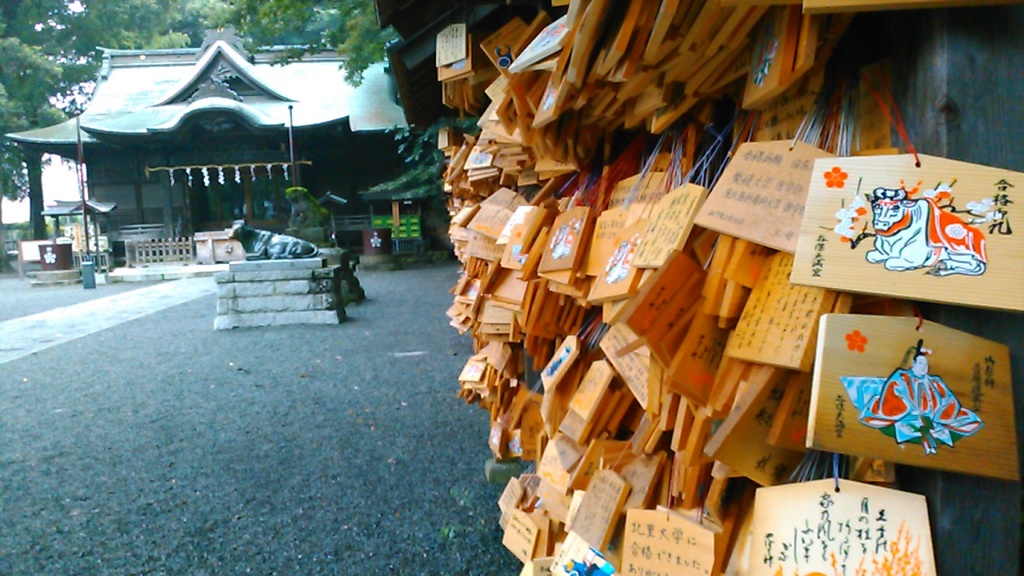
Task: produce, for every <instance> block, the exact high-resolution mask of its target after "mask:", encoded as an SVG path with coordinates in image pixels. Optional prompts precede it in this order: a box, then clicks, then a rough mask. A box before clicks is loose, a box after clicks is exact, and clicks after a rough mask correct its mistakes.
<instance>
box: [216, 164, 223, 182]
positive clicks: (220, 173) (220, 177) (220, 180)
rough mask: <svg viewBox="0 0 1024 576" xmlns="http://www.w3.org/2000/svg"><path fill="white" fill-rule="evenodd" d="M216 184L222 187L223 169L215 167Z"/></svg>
mask: <svg viewBox="0 0 1024 576" xmlns="http://www.w3.org/2000/svg"><path fill="white" fill-rule="evenodd" d="M217 182H220V185H221V186H223V185H224V167H223V166H217Z"/></svg>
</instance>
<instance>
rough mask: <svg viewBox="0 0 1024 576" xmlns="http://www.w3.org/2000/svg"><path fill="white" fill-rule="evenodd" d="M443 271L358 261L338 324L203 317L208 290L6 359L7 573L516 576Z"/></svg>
mask: <svg viewBox="0 0 1024 576" xmlns="http://www.w3.org/2000/svg"><path fill="white" fill-rule="evenodd" d="M457 273H458V268H457V266H455V265H452V264H445V265H440V266H434V267H430V268H421V269H414V270H404V271H400V272H360V273H359V274H358V275H359V278H360V281H361V282H362V284H363V286H364V287H365V288H366V291H367V294H368V295H369V297H370V300H368V301H367V302H365V303H363V304H361V305H359V306H351V307H349V309H348V312H349V320H348V321H347V322H345V323H343V324H340V325H337V326H291V327H275V328H265V329H238V330H231V331H222V332H214V331H213V330H212V329H211V325H212V322H213V315H214V309H215V300H214V298H213V297H212V296H211V297H204V298H200V299H198V300H195V301H192V302H190V303H187V304H183V305H180V306H175V307H172V308H168V309H166V310H163V311H161V312H158V313H155V314H152V315H150V316H147V317H144V318H141V319H138V320H135V321H132V322H127V323H124V324H121V325H119V326H116V327H114V328H111V329H108V330H105V331H102V332H99V333H97V334H94V335H92V336H89V337H86V338H83V339H79V340H76V341H73V342H70V343H67V344H64V345H60V346H56V347H53V348H50V349H47V350H45V351H42V352H39V353H37V354H33V355H31V356H28V357H25V358H22V359H19V360H16V361H13V362H10V363H8V364H4V365H2V366H0V406H2V407H3V411H2V412H0V574H189V575H201V574H248V573H252V574H286V575H300V574H359V575H378V574H487V575H501V574H509V575H512V574H518V572H519V566H520V565H519V563H518V561H517V560H515V558H514V557H513V556H512V555H511V554H510V553H509V552H507V551H506V550H505V549H504V548H503V547H502V546H501V530H500V529H499V528H498V526H497V518H498V510H497V505H496V502H497V498H498V496H499V494H500V492H501V487H500V486H493V485H489V484H487V483H486V482H485V481H484V478H483V464H484V461H485V459H486V458H487V457H488V455H489V451H488V449H487V446H486V437H487V426H488V422H487V414H486V412H484V411H482V410H479V409H477V408H476V407H474V406H466V405H465V404H464V403H463V402H462V401H461V400H459V399H457V398H456V397H455V394H456V391H457V386H458V384H457V377H458V373H459V371H460V369H461V368H462V365H463V363H464V362H465V359H466V358H467V356H468V355H469V354H471V345H470V341H469V340H468V339H467V338H460V337H458V336H457V334H456V333H455V331H454V330H453V329H451V328H450V327H449V326H448V325H447V318H446V317H445V316H444V311H445V310H446V309H447V307H448V305H449V304H450V295H449V294H448V293H447V289H448V288H449V287H450V286H451V285H452V284H453V283H454V282H455V279H456V277H457ZM17 282H19V283H20V282H22V281H20V280H19V281H17ZM115 286H116V288H115V287H113V286H105V287H100V288H102V290H101V289H97V290H96V291H85V290H83V289H82V288H81V287H80V286H79V287H71V288H68V289H63V288H48V289H31V290H28V291H27V292H28V293H27V294H25V293H19V287H18V286H16V285H13V284H8V283H6V281H5V282H4V283H0V290H3V292H0V303H2V305H0V309H4V310H5V314H7V312H6V310H7V309H8V308H11V307H12V306H9V303H13V304H14V305H15V306H17V307H18V308H19V309H20V310H30V309H31V310H34V311H41V310H42V309H47V308H54V307H59V306H64V305H68V304H72V303H74V302H76V301H80V300H81V299H83V298H88V297H100V296H104V295H109V294H111V293H113V292H112V291H111V290H123V289H124V288H123V287H124V286H125V285H115ZM134 287H136V286H132V287H129V288H127V289H132V288H134ZM20 292H25V290H24V289H20ZM83 293H84V295H83ZM40 307H42V308H40ZM37 308H40V309H37Z"/></svg>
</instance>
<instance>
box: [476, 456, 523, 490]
mask: <svg viewBox="0 0 1024 576" xmlns="http://www.w3.org/2000/svg"><path fill="white" fill-rule="evenodd" d="M522 473H523V465H522V463H520V462H519V461H518V460H495V459H494V458H489V459H488V460H487V463H486V464H484V476H486V477H487V481H488V482H490V483H491V484H498V485H500V486H504V485H505V484H508V481H509V480H511V479H512V478H515V477H517V476H519V475H520V474H522Z"/></svg>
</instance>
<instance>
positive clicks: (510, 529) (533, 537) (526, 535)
mask: <svg viewBox="0 0 1024 576" xmlns="http://www.w3.org/2000/svg"><path fill="white" fill-rule="evenodd" d="M539 536H540V527H539V526H537V523H536V522H534V521H533V518H530V515H529V514H527V513H526V512H523V511H522V510H519V509H518V508H514V509H512V513H511V514H510V515H509V519H508V524H507V525H506V526H505V535H504V536H502V538H501V543H502V545H504V546H505V548H508V550H509V552H512V553H513V554H515V556H516V558H518V559H519V561H520V562H524V563H525V562H529V561H530V560H531V559H532V558H533V556H534V551H535V550H536V549H537V541H538V538H539Z"/></svg>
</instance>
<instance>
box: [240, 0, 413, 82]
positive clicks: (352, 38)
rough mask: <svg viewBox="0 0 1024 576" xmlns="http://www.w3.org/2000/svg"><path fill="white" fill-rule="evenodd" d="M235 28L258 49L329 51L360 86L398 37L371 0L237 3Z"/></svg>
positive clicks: (346, 76)
mask: <svg viewBox="0 0 1024 576" xmlns="http://www.w3.org/2000/svg"><path fill="white" fill-rule="evenodd" d="M232 6H233V9H232V10H231V12H230V23H231V24H232V25H234V26H235V27H236V28H238V30H239V31H240V32H242V33H243V34H246V35H248V36H249V38H250V41H251V44H252V45H253V46H260V45H264V46H266V45H273V44H291V45H298V46H300V47H301V49H300V50H299V53H297V54H294V55H295V56H298V55H300V54H301V53H302V52H308V51H313V50H319V49H323V48H330V49H334V50H337V52H338V54H340V55H341V56H342V57H344V58H345V59H346V64H345V78H346V79H347V80H348V81H349V82H352V83H353V84H357V85H358V84H359V83H360V82H361V81H362V78H363V72H365V71H366V69H367V68H369V67H370V65H371V64H374V63H376V62H381V61H383V60H384V59H385V57H386V54H385V52H384V46H385V45H386V44H387V43H388V42H389V41H391V40H392V39H393V38H395V35H394V32H393V31H391V30H390V29H387V30H381V29H380V27H379V26H378V25H377V17H376V14H375V12H374V8H373V1H372V0H236V1H235V2H234V3H233V4H232Z"/></svg>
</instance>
